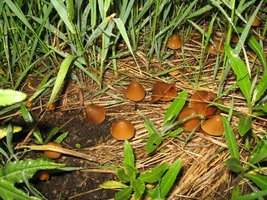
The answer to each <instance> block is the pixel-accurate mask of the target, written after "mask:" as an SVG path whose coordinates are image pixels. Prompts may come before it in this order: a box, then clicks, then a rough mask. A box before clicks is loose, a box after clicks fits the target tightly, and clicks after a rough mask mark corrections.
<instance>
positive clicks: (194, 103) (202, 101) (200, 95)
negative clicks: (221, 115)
mask: <svg viewBox="0 0 267 200" xmlns="http://www.w3.org/2000/svg"><path fill="white" fill-rule="evenodd" d="M216 97H217V96H216V94H214V93H212V92H208V91H202V90H200V91H196V92H195V93H194V94H193V95H192V97H191V100H190V104H191V107H192V108H193V109H194V110H196V111H197V113H198V114H200V115H202V116H203V117H205V118H206V117H210V116H212V115H215V114H217V112H218V108H217V107H216V106H209V104H210V103H212V102H213V101H214V99H216Z"/></svg>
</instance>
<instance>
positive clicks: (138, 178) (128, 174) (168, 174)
mask: <svg viewBox="0 0 267 200" xmlns="http://www.w3.org/2000/svg"><path fill="white" fill-rule="evenodd" d="M181 167H182V161H181V160H177V161H175V162H174V163H172V164H171V165H170V166H169V165H168V164H167V163H163V164H160V165H159V166H156V167H154V168H153V169H150V170H147V171H144V172H141V173H140V172H139V171H138V169H137V168H136V167H135V158H134V153H133V149H132V147H131V145H130V143H129V142H128V141H127V140H126V141H125V142H124V160H123V167H122V168H119V169H117V170H116V175H117V177H118V179H119V181H107V182H105V183H103V184H101V185H100V187H101V188H106V189H121V190H120V191H119V192H117V193H116V194H115V200H119V199H121V200H126V199H130V197H131V196H132V193H133V197H134V199H139V198H141V197H142V196H144V195H147V196H148V197H150V198H152V199H164V198H165V197H166V196H167V195H168V193H169V191H170V189H171V188H172V186H173V184H174V182H175V180H176V178H177V175H178V174H179V171H180V169H181ZM151 184H152V185H153V186H154V187H153V188H149V187H148V185H151Z"/></svg>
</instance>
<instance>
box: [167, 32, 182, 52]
mask: <svg viewBox="0 0 267 200" xmlns="http://www.w3.org/2000/svg"><path fill="white" fill-rule="evenodd" d="M182 45H183V44H182V40H181V38H180V37H179V35H178V34H173V35H172V36H171V37H170V39H169V41H168V44H167V46H168V48H170V49H180V48H181V47H182Z"/></svg>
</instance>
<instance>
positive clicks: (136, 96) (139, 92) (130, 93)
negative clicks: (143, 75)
mask: <svg viewBox="0 0 267 200" xmlns="http://www.w3.org/2000/svg"><path fill="white" fill-rule="evenodd" d="M145 95H146V92H145V89H144V87H143V86H142V85H141V84H140V83H138V82H137V81H136V80H133V81H132V82H131V84H130V85H129V86H128V87H127V88H126V90H125V91H124V96H125V97H126V98H128V99H130V100H132V101H142V100H143V99H144V98H145Z"/></svg>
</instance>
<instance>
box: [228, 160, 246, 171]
mask: <svg viewBox="0 0 267 200" xmlns="http://www.w3.org/2000/svg"><path fill="white" fill-rule="evenodd" d="M224 163H225V165H226V166H227V167H228V168H229V169H231V170H232V171H233V172H236V173H239V172H242V171H244V168H243V167H242V165H241V164H240V161H239V160H237V159H236V158H229V159H227V160H226V161H225V162H224Z"/></svg>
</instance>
